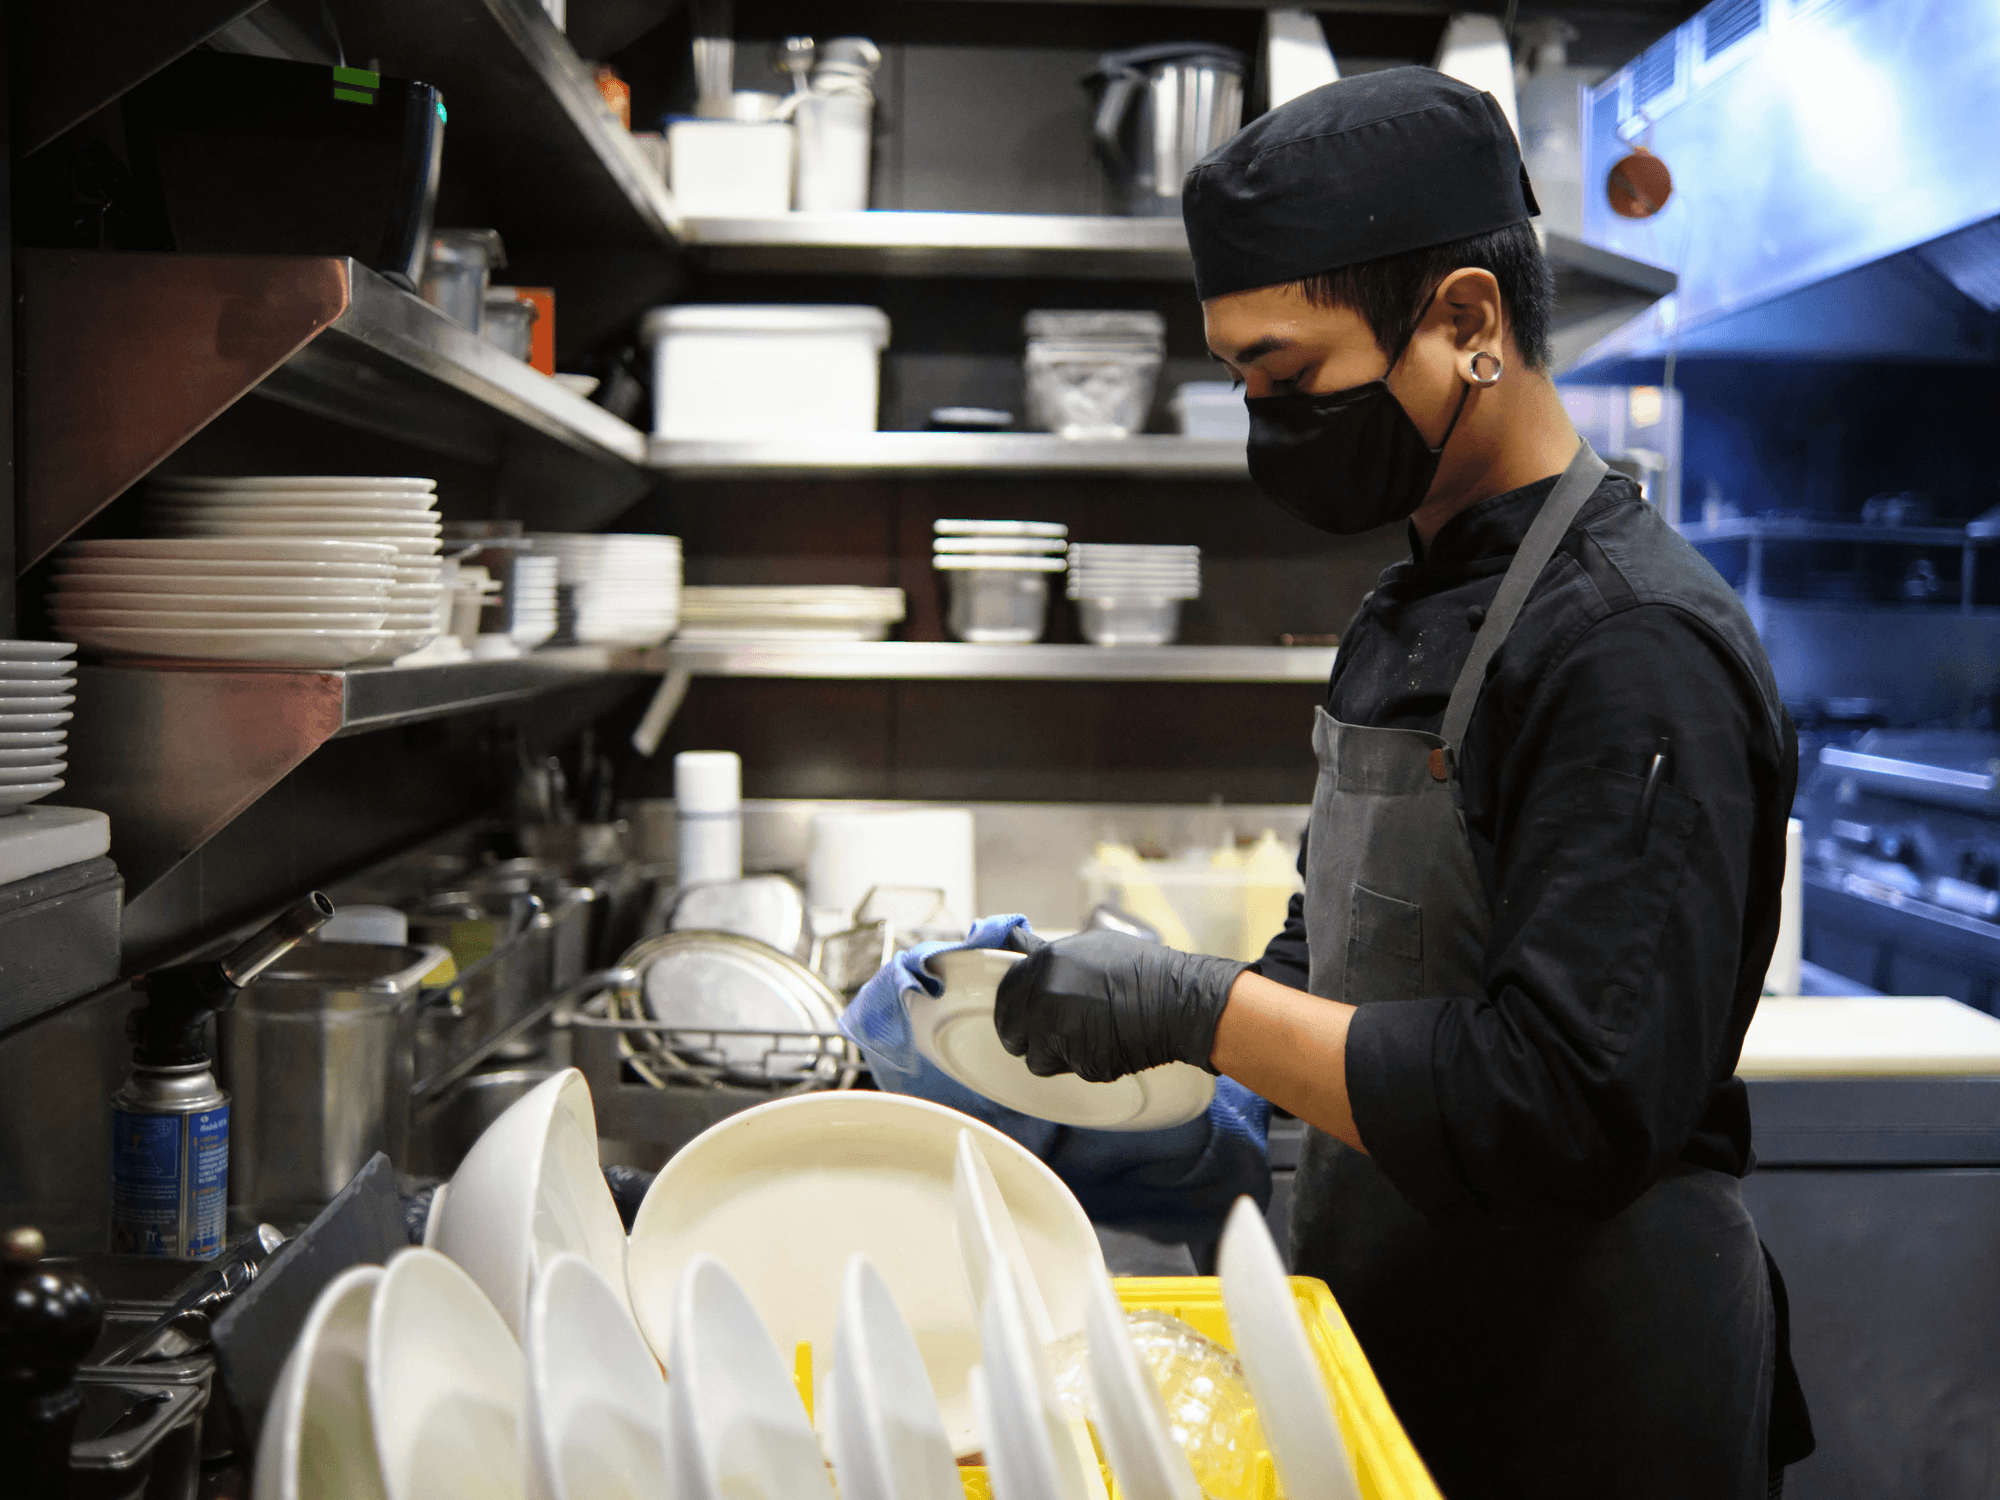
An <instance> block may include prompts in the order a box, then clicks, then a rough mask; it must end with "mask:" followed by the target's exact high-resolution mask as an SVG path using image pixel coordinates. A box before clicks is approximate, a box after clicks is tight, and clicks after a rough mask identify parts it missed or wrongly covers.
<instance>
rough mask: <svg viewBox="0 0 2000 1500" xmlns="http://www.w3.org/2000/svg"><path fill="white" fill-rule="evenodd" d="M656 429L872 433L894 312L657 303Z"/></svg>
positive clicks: (705, 434)
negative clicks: (884, 354) (884, 352)
mask: <svg viewBox="0 0 2000 1500" xmlns="http://www.w3.org/2000/svg"><path fill="white" fill-rule="evenodd" d="M640 336H641V337H642V338H643V339H645V341H646V342H647V343H648V344H649V345H651V346H652V350H653V432H654V434H655V435H656V436H659V437H666V438H752V437H771V436H773V435H777V434H783V435H785V436H797V435H801V434H807V433H811V434H829V433H856V432H873V431H874V430H875V419H876V408H877V405H878V403H879V400H880V392H881V373H882V350H883V349H884V347H886V346H887V344H888V342H889V318H888V315H887V314H886V313H884V312H883V311H882V310H881V309H880V308H879V307H838V306H835V307H785V306H750V307H745V306H724V305H714V306H707V305H687V306H681V307H656V308H654V309H653V310H652V311H651V312H649V313H647V314H646V316H645V319H644V321H643V322H642V323H641V324H640Z"/></svg>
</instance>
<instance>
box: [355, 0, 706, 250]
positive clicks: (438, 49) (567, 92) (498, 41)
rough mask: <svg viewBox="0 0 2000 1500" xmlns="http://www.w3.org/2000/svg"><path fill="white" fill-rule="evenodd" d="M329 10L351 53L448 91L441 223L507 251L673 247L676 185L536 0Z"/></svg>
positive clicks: (371, 4)
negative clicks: (473, 229) (490, 238)
mask: <svg viewBox="0 0 2000 1500" xmlns="http://www.w3.org/2000/svg"><path fill="white" fill-rule="evenodd" d="M332 9H333V13H334V16H335V19H336V20H337V22H338V24H339V28H340V36H341V39H342V40H343V41H344V42H345V43H346V47H347V52H348V54H349V55H350V56H359V57H374V58H379V59H380V60H381V67H382V69H383V71H385V72H389V73H394V74H397V75H398V76H402V77H409V78H421V79H422V80H423V81H424V82H426V83H430V84H435V85H437V87H438V88H439V89H440V90H442V91H443V93H444V98H445V103H446V105H447V106H448V107H449V108H450V111H451V120H450V123H449V124H448V125H447V127H446V129H445V137H444V150H445V156H444V175H443V179H442V182H441V185H440V187H439V202H438V223H440V224H479V225H485V226H489V227H491V228H494V229H498V230H499V231H500V233H501V236H502V237H503V238H504V239H505V241H506V243H507V247H508V248H509V249H510V250H513V249H517V248H518V249H527V248H530V247H535V248H554V247H565V248H584V249H590V250H599V251H601V250H604V249H608V248H612V247H618V248H625V249H650V248H657V247H660V246H665V245H670V244H672V243H673V242H674V240H675V238H676V237H677V235H678V233H679V228H680V214H679V211H678V210H677V209H676V208H675V206H674V199H673V194H672V193H670V192H669V191H668V190H667V185H666V184H665V183H664V182H662V181H661V180H660V175H659V173H658V172H656V171H655V170H654V169H653V167H652V165H651V163H650V162H648V161H647V160H646V158H645V157H643V156H641V155H640V154H639V149H638V147H637V146H636V145H635V144H634V143H633V140H632V136H631V133H630V132H629V131H628V130H626V129H625V127H624V126H622V125H620V124H619V123H618V121H617V120H616V119H615V118H614V117H613V115H612V113H611V111H610V109H609V108H608V107H607V106H606V104H605V103H604V99H603V96H602V95H601V94H599V93H598V91H597V84H596V81H595V79H594V77H593V76H592V73H591V69H590V65H589V64H587V63H585V62H584V61H583V60H582V59H581V58H579V57H578V56H577V55H576V49H575V48H574V47H572V46H571V45H570V42H569V38H568V37H566V36H564V35H563V33H562V31H561V29H560V28H559V27H557V26H556V24H555V22H553V21H552V20H550V19H549V16H548V13H547V12H546V11H544V10H543V9H542V7H541V6H540V5H539V4H537V3H536V0H422V3H420V4H412V3H410V0H333V5H332ZM371 66H373V64H371Z"/></svg>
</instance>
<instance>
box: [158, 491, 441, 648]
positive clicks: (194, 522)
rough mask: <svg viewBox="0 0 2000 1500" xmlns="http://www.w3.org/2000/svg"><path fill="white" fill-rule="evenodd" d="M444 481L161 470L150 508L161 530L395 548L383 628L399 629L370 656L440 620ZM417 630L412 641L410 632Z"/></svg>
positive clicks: (428, 635)
mask: <svg viewBox="0 0 2000 1500" xmlns="http://www.w3.org/2000/svg"><path fill="white" fill-rule="evenodd" d="M436 491H437V482H436V481H435V480H431V479H416V478H405V477H383V476H375V475H351V474H335V475H319V476H315V475H303V474H258V475H248V476H243V477H238V478H228V479H201V478H182V479H175V478H159V479H154V480H153V481H152V482H151V483H150V484H149V486H148V489H147V501H146V515H147V519H148V521H149V522H150V524H151V525H152V527H153V530H154V531H155V532H156V533H157V534H158V535H159V536H162V537H173V538H189V539H192V538H227V537H254V538H257V539H260V540H270V541H278V540H285V541H289V540H295V539H303V540H326V541H351V542H369V543H375V544H386V545H388V546H391V547H393V548H394V549H395V555H394V557H393V558H392V560H391V561H392V565H393V567H394V568H395V572H394V575H393V576H392V578H391V580H390V594H389V610H388V612H387V614H386V615H385V617H384V619H383V622H382V624H381V626H380V627H379V628H381V629H383V630H386V631H388V632H390V633H392V634H394V635H396V636H398V637H402V638H404V639H403V640H401V641H398V642H391V641H388V640H384V641H383V642H381V643H379V644H378V646H377V647H376V649H375V650H373V651H371V652H370V653H369V654H368V655H367V656H365V657H357V658H353V659H354V660H367V661H386V660H391V659H393V658H394V657H396V656H400V655H402V654H404V653H405V652H407V651H414V650H416V649H417V647H419V646H421V645H423V644H424V643H425V642H426V641H429V640H431V639H432V638H433V637H435V636H436V634H437V633H438V631H439V630H440V629H442V628H443V618H442V612H441V610H440V608H439V605H440V593H441V586H440V580H439V577H438V547H439V543H438V536H439V532H440V530H441V523H440V521H439V520H438V515H437V509H436V507H437V493H436ZM410 637H415V638H416V642H415V644H414V645H411V644H408V638H410Z"/></svg>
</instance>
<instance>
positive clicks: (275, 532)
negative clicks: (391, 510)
mask: <svg viewBox="0 0 2000 1500" xmlns="http://www.w3.org/2000/svg"><path fill="white" fill-rule="evenodd" d="M171 529H172V530H174V531H177V532H179V533H180V534H181V536H183V537H228V536H242V537H291V536H303V537H314V536H321V537H329V538H332V539H333V540H335V541H341V540H345V539H347V538H349V537H352V538H355V539H357V540H359V541H364V542H365V541H372V540H374V539H375V538H377V537H380V538H382V539H383V540H385V541H392V542H403V541H410V540H421V539H423V538H426V537H435V536H439V535H441V534H442V533H443V531H444V526H443V524H442V523H440V522H437V521H431V522H424V521H324V520H322V521H307V520H296V521H294V520H276V521H265V520H261V519H252V518H249V517H245V518H244V519H243V520H240V521H233V520H226V519H224V520H216V519H211V518H208V517H200V518H193V517H191V518H189V519H186V520H177V521H174V522H173V523H172V527H171Z"/></svg>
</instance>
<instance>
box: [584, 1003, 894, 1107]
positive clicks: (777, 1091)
mask: <svg viewBox="0 0 2000 1500" xmlns="http://www.w3.org/2000/svg"><path fill="white" fill-rule="evenodd" d="M553 1019H554V1025H555V1026H556V1027H557V1029H558V1030H559V1031H561V1032H565V1033H567V1035H568V1037H569V1041H570V1060H571V1061H572V1063H574V1065H575V1066H576V1067H578V1068H580V1069H581V1070H582V1071H583V1075H584V1077H585V1078H587V1079H588V1080H589V1081H590V1088H591V1093H592V1096H593V1097H595V1098H603V1097H605V1096H607V1095H610V1094H614V1093H618V1092H621V1091H630V1090H631V1089H632V1088H633V1087H634V1086H635V1081H636V1084H637V1086H638V1087H641V1088H645V1089H689V1088H692V1089H707V1090H718V1089H723V1088H731V1089H736V1090H746V1091H755V1092H756V1093H757V1094H759V1095H760V1096H761V1097H762V1098H764V1099H782V1098H785V1097H787V1096H789V1095H792V1094H804V1093H810V1092H812V1091H814V1090H816V1089H844V1088H852V1087H853V1085H854V1082H855V1080H856V1079H857V1078H858V1077H859V1076H860V1073H861V1054H860V1052H859V1050H858V1049H857V1048H856V1047H855V1045H854V1043H852V1042H851V1041H849V1040H848V1039H847V1037H846V1036H845V1035H843V1034H842V1033H841V1032H839V1031H837V1030H836V1031H761V1030H760V1031H740V1030H733V1029H730V1028H726V1027H693V1026H677V1027H675V1028H674V1029H673V1030H671V1031H668V1030H663V1029H662V1028H661V1025H660V1023H659V1021H658V1020H656V1019H655V1018H653V1017H651V1016H648V1015H646V1014H645V1007H644V1002H643V999H642V997H641V994H640V990H639V987H638V985H637V984H636V983H634V984H626V985H618V986H614V987H613V988H610V989H607V990H604V991H602V992H601V993H599V994H597V995H594V996H592V997H590V998H589V999H588V1000H586V1001H584V1002H583V1003H582V1004H580V1005H578V1006H576V1007H574V1008H572V1009H568V1010H564V1011H561V1012H558V1014H557V1015H556V1016H555V1017H554V1018H553ZM753 1052H754V1054H755V1056H754V1057H752V1056H750V1055H749V1054H751V1053H753Z"/></svg>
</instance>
